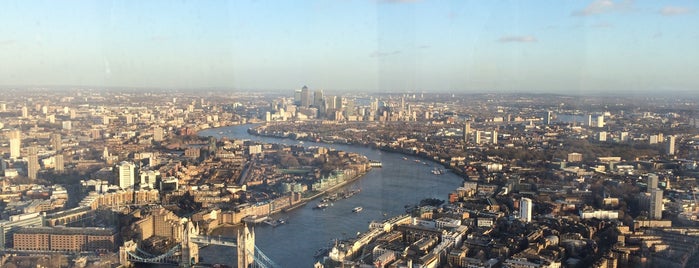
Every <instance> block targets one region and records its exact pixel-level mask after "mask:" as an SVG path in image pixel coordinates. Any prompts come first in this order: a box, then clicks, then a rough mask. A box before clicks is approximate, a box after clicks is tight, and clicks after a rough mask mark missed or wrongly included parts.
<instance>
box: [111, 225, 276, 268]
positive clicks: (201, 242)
mask: <svg viewBox="0 0 699 268" xmlns="http://www.w3.org/2000/svg"><path fill="white" fill-rule="evenodd" d="M182 229H183V230H182V231H183V232H184V233H183V236H182V237H183V238H182V241H181V242H180V243H179V244H177V245H175V246H174V247H172V248H171V249H170V250H169V251H168V252H165V253H163V254H160V255H154V254H151V253H148V252H146V251H144V250H142V249H140V248H138V245H137V243H136V242H134V241H133V240H132V241H127V242H125V243H124V246H122V247H120V248H119V262H120V263H121V264H122V265H126V266H129V265H132V264H133V263H151V264H170V265H178V266H180V267H192V266H194V265H196V264H197V263H199V247H200V246H208V245H218V246H226V247H235V248H237V252H238V259H237V265H238V266H237V267H245V268H248V267H263V268H267V267H270V268H275V267H280V266H279V265H277V264H276V263H274V261H272V260H271V259H270V258H269V257H267V256H266V255H265V254H264V253H263V252H262V250H260V249H259V248H258V247H257V246H255V231H254V230H253V229H252V228H250V227H248V226H247V225H245V226H243V229H242V230H239V231H238V234H237V236H236V238H235V239H234V238H231V237H220V236H219V237H214V236H204V235H200V234H199V228H197V227H196V226H195V225H194V224H193V223H192V222H191V221H188V222H187V224H186V225H185V226H184V228H182Z"/></svg>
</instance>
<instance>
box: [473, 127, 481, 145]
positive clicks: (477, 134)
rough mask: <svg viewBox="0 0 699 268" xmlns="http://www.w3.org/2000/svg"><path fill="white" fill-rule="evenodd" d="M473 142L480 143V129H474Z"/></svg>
mask: <svg viewBox="0 0 699 268" xmlns="http://www.w3.org/2000/svg"><path fill="white" fill-rule="evenodd" d="M474 142H475V143H476V144H481V131H480V130H476V138H475V141H474Z"/></svg>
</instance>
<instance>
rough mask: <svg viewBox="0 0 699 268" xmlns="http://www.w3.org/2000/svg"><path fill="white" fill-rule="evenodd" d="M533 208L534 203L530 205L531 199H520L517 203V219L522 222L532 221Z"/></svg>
mask: <svg viewBox="0 0 699 268" xmlns="http://www.w3.org/2000/svg"><path fill="white" fill-rule="evenodd" d="M533 206H534V203H532V200H531V199H529V198H525V197H522V200H521V201H520V202H519V217H520V218H521V219H522V221H524V222H530V221H532V207H533Z"/></svg>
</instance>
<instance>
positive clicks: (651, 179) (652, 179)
mask: <svg viewBox="0 0 699 268" xmlns="http://www.w3.org/2000/svg"><path fill="white" fill-rule="evenodd" d="M646 184H647V185H648V186H647V190H646V191H647V192H649V193H652V192H653V190H655V189H658V175H656V174H655V173H650V174H648V181H647V182H646Z"/></svg>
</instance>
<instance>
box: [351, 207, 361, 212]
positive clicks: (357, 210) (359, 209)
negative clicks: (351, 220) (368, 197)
mask: <svg viewBox="0 0 699 268" xmlns="http://www.w3.org/2000/svg"><path fill="white" fill-rule="evenodd" d="M363 209H364V208H362V207H356V208H353V209H352V212H354V213H359V212H361V211H362V210H363Z"/></svg>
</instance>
